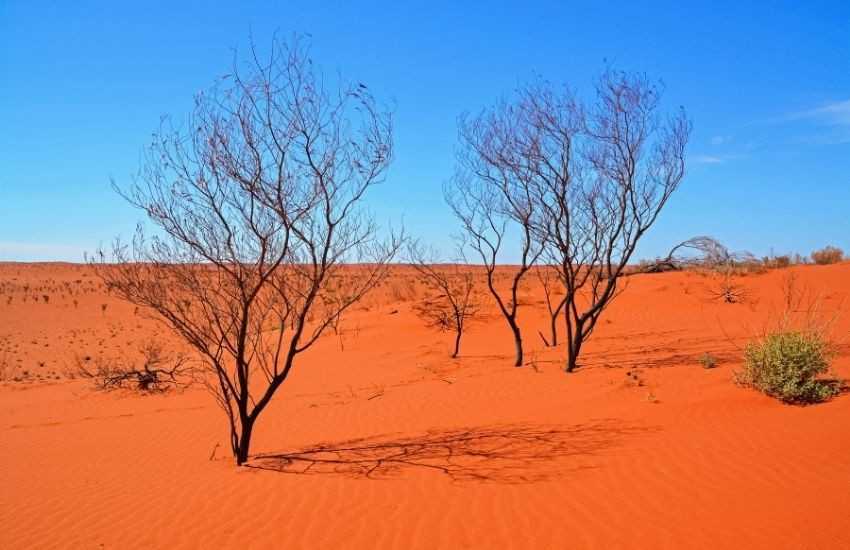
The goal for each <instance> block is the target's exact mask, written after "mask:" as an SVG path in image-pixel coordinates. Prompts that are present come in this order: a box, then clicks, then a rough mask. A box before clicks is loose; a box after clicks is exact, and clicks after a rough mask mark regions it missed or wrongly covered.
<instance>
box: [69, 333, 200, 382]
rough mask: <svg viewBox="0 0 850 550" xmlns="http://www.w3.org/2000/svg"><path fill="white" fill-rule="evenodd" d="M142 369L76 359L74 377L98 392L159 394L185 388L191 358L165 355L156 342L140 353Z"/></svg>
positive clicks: (111, 361)
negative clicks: (135, 391) (122, 389)
mask: <svg viewBox="0 0 850 550" xmlns="http://www.w3.org/2000/svg"><path fill="white" fill-rule="evenodd" d="M139 351H140V353H141V355H142V362H141V365H139V364H138V362H134V361H131V360H128V359H124V360H120V359H115V358H104V357H97V358H95V359H93V360H92V359H91V358H90V357H88V356H86V357H80V356H77V357H76V358H75V359H74V370H73V371H72V373H71V374H72V375H73V376H80V377H82V378H87V379H89V380H91V382H92V384H93V385H94V386H95V387H96V388H97V389H99V390H113V389H118V388H131V389H135V390H140V391H145V392H158V391H165V390H168V389H179V388H184V387H186V386H188V385H189V383H190V382H191V369H190V367H189V366H187V362H188V358H187V357H186V356H185V355H183V354H177V355H172V354H170V353H168V352H165V351H163V349H162V346H161V345H160V344H158V343H156V342H153V341H148V342H145V343H144V344H143V345H142V346H141V347H140V349H139Z"/></svg>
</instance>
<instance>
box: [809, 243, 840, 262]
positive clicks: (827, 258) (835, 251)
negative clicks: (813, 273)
mask: <svg viewBox="0 0 850 550" xmlns="http://www.w3.org/2000/svg"><path fill="white" fill-rule="evenodd" d="M843 258H844V251H843V250H841V249H840V248H836V247H834V246H827V247H824V248H821V249H820V250H815V251H814V252H812V261H813V262H815V263H816V264H818V265H829V264H837V263H838V262H840V261H841V260H842V259H843Z"/></svg>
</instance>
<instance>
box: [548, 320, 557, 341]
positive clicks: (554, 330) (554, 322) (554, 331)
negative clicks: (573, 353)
mask: <svg viewBox="0 0 850 550" xmlns="http://www.w3.org/2000/svg"><path fill="white" fill-rule="evenodd" d="M549 322H550V328H551V330H552V340H551V342H552V347H555V346H557V345H558V313H557V312H555V315H552V316H551V317H550V319H549Z"/></svg>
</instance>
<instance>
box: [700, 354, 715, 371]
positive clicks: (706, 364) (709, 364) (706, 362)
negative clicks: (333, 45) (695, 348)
mask: <svg viewBox="0 0 850 550" xmlns="http://www.w3.org/2000/svg"><path fill="white" fill-rule="evenodd" d="M699 364H700V365H702V368H704V369H713V368H714V367H716V366H717V357H715V356H714V355H713V354H712V353H711V352H710V351H707V352H705V353H703V354H702V355H700V356H699Z"/></svg>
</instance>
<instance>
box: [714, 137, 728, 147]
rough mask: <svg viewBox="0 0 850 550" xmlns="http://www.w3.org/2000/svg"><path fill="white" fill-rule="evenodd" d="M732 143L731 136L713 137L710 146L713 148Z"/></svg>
mask: <svg viewBox="0 0 850 550" xmlns="http://www.w3.org/2000/svg"><path fill="white" fill-rule="evenodd" d="M730 141H732V136H714V137H713V138H711V144H712V145H714V146H715V147H719V146H720V145H724V144H726V143H729V142H730Z"/></svg>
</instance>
